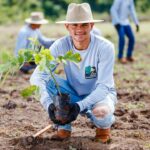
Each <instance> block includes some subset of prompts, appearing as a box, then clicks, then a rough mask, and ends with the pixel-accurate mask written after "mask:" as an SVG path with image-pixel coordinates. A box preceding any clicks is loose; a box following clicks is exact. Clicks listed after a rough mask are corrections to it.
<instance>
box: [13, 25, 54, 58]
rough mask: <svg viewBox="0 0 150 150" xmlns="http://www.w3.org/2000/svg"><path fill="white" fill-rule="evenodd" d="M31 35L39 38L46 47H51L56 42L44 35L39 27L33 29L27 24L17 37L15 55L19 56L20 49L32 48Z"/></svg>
mask: <svg viewBox="0 0 150 150" xmlns="http://www.w3.org/2000/svg"><path fill="white" fill-rule="evenodd" d="M30 37H31V38H36V39H38V40H39V42H40V43H41V45H43V46H44V47H46V48H49V47H50V46H51V45H52V44H53V42H54V40H52V39H50V38H46V37H44V36H43V35H42V33H41V32H40V30H39V29H35V30H33V29H32V28H31V27H30V26H29V25H25V26H24V27H22V29H21V30H20V32H19V34H18V37H17V42H16V48H15V56H18V52H19V50H21V49H27V48H31V41H30V40H29V38H30Z"/></svg>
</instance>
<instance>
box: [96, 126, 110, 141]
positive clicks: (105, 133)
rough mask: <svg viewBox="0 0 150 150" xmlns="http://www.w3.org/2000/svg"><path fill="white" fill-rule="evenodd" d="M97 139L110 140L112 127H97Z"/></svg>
mask: <svg viewBox="0 0 150 150" xmlns="http://www.w3.org/2000/svg"><path fill="white" fill-rule="evenodd" d="M95 141H97V142H102V143H109V142H110V128H108V129H100V128H97V129H96V136H95Z"/></svg>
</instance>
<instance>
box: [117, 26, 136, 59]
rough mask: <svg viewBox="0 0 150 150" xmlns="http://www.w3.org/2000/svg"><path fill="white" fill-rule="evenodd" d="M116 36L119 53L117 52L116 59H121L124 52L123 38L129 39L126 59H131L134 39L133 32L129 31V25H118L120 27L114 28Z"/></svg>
mask: <svg viewBox="0 0 150 150" xmlns="http://www.w3.org/2000/svg"><path fill="white" fill-rule="evenodd" d="M115 28H116V30H117V32H118V36H119V44H118V47H119V52H118V58H119V59H120V58H122V57H123V51H124V46H125V36H127V38H128V39H129V41H128V48H127V54H126V57H128V58H129V57H132V55H133V49H134V44H135V38H134V34H133V31H132V29H131V26H130V25H120V26H115Z"/></svg>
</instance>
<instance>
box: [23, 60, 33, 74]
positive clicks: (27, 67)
mask: <svg viewBox="0 0 150 150" xmlns="http://www.w3.org/2000/svg"><path fill="white" fill-rule="evenodd" d="M35 68H36V64H35V63H34V62H30V63H24V65H23V66H22V67H21V68H20V70H21V71H22V72H23V73H28V72H29V71H30V70H32V69H35Z"/></svg>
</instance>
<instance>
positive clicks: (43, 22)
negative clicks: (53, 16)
mask: <svg viewBox="0 0 150 150" xmlns="http://www.w3.org/2000/svg"><path fill="white" fill-rule="evenodd" d="M25 22H26V23H29V24H47V23H48V20H46V19H43V20H40V21H33V20H31V19H30V18H28V19H26V20H25Z"/></svg>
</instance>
